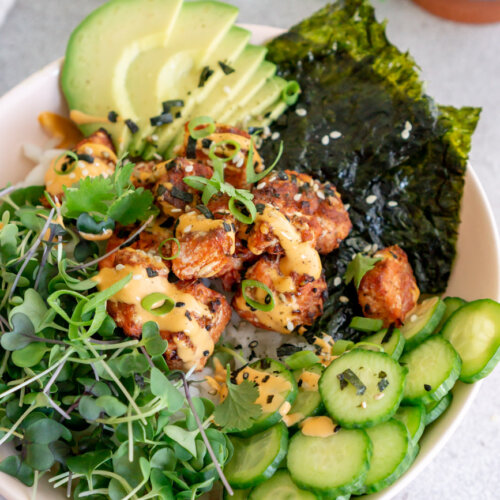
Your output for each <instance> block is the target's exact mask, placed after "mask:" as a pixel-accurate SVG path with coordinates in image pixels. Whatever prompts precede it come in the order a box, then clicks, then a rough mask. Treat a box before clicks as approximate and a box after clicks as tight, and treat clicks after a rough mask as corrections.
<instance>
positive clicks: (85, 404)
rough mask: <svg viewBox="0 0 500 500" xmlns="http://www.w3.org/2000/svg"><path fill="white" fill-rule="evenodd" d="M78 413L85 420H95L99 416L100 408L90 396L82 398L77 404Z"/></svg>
mask: <svg viewBox="0 0 500 500" xmlns="http://www.w3.org/2000/svg"><path fill="white" fill-rule="evenodd" d="M78 411H79V412H80V415H81V416H82V417H83V418H84V419H86V420H96V419H98V418H99V415H100V414H101V411H102V408H101V407H100V406H99V405H98V404H97V402H96V400H95V399H94V398H92V397H90V396H82V398H81V399H80V402H79V403H78Z"/></svg>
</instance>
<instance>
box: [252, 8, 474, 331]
mask: <svg viewBox="0 0 500 500" xmlns="http://www.w3.org/2000/svg"><path fill="white" fill-rule="evenodd" d="M268 48H269V53H268V59H269V60H271V61H272V62H274V63H276V64H277V66H278V72H279V74H280V75H281V76H283V77H284V78H286V79H288V80H297V81H298V82H299V84H300V86H301V89H302V94H301V96H300V98H299V100H298V102H297V104H296V105H295V106H292V107H291V108H289V109H288V110H287V111H286V113H285V114H284V115H282V116H281V117H280V119H279V120H278V121H277V122H276V123H275V124H273V126H272V127H271V128H272V132H279V134H280V139H281V140H283V142H284V154H283V157H282V159H281V161H280V163H279V168H280V169H292V170H299V171H303V172H307V173H310V174H312V175H314V176H316V177H319V178H320V179H322V180H329V181H331V182H332V183H333V184H334V185H335V186H336V187H337V189H338V190H339V192H340V193H341V195H342V199H343V201H344V203H348V204H349V205H350V210H349V213H350V217H351V220H352V223H353V230H352V232H351V234H350V235H349V237H348V238H347V239H346V240H345V241H344V242H343V243H342V244H341V246H340V248H339V249H338V250H337V251H335V252H334V253H332V254H330V255H328V256H326V257H324V258H323V265H324V268H325V272H326V277H327V282H328V289H329V293H330V296H329V299H328V300H327V302H326V304H325V311H324V314H323V316H322V317H321V318H320V319H319V320H318V321H317V322H316V323H315V324H314V325H313V326H312V327H311V328H310V329H309V331H308V332H307V333H306V334H305V335H306V337H307V338H309V339H311V338H312V337H313V336H314V335H317V334H318V333H320V332H325V333H328V334H330V335H332V336H333V338H335V339H338V338H346V339H356V338H359V333H358V332H355V331H354V330H351V329H349V328H348V327H347V325H348V323H349V321H350V318H352V316H353V315H360V314H361V311H360V309H359V306H358V301H357V297H356V290H355V288H354V286H353V285H352V284H350V285H347V286H346V285H344V283H343V282H342V284H341V285H338V286H335V285H334V280H335V278H336V277H343V275H344V272H345V269H346V266H347V264H348V263H349V262H350V260H351V259H352V257H353V255H354V254H355V253H357V252H361V251H363V250H364V249H365V248H366V247H367V246H368V245H373V244H376V245H377V246H378V248H382V247H385V246H388V245H392V244H398V245H400V246H401V247H402V248H403V249H404V250H405V251H406V252H407V253H408V256H409V259H410V262H411V264H412V266H413V269H414V272H415V275H416V278H417V281H418V285H419V287H420V290H421V292H422V293H424V294H439V293H442V292H444V290H445V289H446V285H447V282H448V279H449V276H450V272H451V268H452V264H453V260H454V257H455V246H456V240H457V231H458V226H459V223H460V219H459V212H460V201H461V198H462V193H463V187H464V174H465V170H466V165H467V156H468V152H469V149H470V138H471V135H472V133H473V132H474V129H475V127H476V124H477V121H478V118H479V112H480V109H477V108H469V107H465V108H462V109H455V108H453V107H444V106H437V105H436V104H435V103H434V101H433V100H432V98H430V97H429V96H427V95H425V93H424V90H423V85H422V82H421V81H420V79H419V74H418V70H417V67H416V64H415V62H414V61H413V59H412V58H411V57H410V56H409V54H407V53H401V52H400V51H399V50H398V49H397V48H396V47H394V46H393V45H392V44H391V43H390V42H389V41H388V40H387V38H386V36H385V27H384V25H383V24H381V23H378V22H377V21H376V19H375V15H374V11H373V8H372V7H371V5H370V4H369V3H368V2H367V1H366V0H342V1H338V2H336V3H335V4H331V5H327V6H326V7H324V8H323V9H321V10H320V11H318V12H317V13H316V14H314V15H313V16H312V17H310V18H309V19H306V20H304V21H303V22H301V23H300V24H298V25H297V26H295V27H293V28H292V29H291V30H290V31H289V32H287V33H284V34H283V35H281V36H279V37H277V38H276V39H274V40H272V41H271V42H270V43H269V44H268ZM297 109H305V110H306V111H307V115H306V116H299V115H298V114H297V113H296V111H297ZM407 122H408V123H409V124H410V125H411V130H410V131H409V134H407V133H406V132H404V131H405V127H407V125H406V124H407ZM333 131H338V132H340V133H341V134H342V136H341V137H340V138H338V139H334V138H331V137H330V136H329V134H330V133H331V132H333ZM407 135H408V137H406V136H407ZM325 136H328V137H329V143H328V145H324V144H323V143H322V138H324V137H325ZM278 146H279V140H276V141H272V140H267V141H265V142H264V145H263V146H262V150H261V151H262V154H263V155H264V158H266V159H267V161H271V159H272V158H274V157H275V156H276V153H277V150H278ZM371 195H375V196H376V201H375V202H374V203H372V204H370V203H368V202H367V198H368V197H370V196H371ZM368 200H369V201H370V198H368ZM390 201H393V202H397V206H390V205H388V202H390ZM372 248H373V247H372ZM337 281H338V280H337ZM341 296H346V297H348V298H349V302H348V303H346V304H344V303H342V302H340V301H339V297H341Z"/></svg>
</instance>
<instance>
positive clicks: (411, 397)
mask: <svg viewBox="0 0 500 500" xmlns="http://www.w3.org/2000/svg"><path fill="white" fill-rule="evenodd" d="M400 362H401V364H404V365H406V367H407V368H408V376H407V377H406V386H405V390H404V401H406V402H408V403H419V402H421V403H423V404H427V403H431V402H432V401H439V400H440V399H441V398H443V397H444V396H446V394H447V393H448V392H449V391H450V389H451V388H452V387H453V386H454V385H455V382H456V381H457V380H458V376H459V375H460V368H461V366H462V362H461V361H460V356H459V355H458V353H457V351H455V349H453V346H452V345H451V344H450V343H449V342H448V341H447V340H445V339H444V338H443V337H441V335H434V336H432V337H430V338H428V339H427V340H426V341H425V342H422V343H421V344H420V345H419V346H417V347H415V349H413V350H411V351H410V352H408V353H406V354H405V355H403V357H402V358H401V360H400Z"/></svg>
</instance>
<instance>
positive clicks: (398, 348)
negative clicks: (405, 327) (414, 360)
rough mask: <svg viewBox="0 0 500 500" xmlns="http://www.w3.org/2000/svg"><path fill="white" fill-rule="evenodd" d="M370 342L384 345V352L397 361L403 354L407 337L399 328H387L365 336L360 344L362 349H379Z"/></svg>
mask: <svg viewBox="0 0 500 500" xmlns="http://www.w3.org/2000/svg"><path fill="white" fill-rule="evenodd" d="M365 342H366V344H365ZM369 344H376V345H380V346H382V347H383V349H384V352H385V353H386V354H388V355H389V356H390V357H391V358H393V359H395V360H396V361H397V360H398V359H399V358H400V356H401V354H403V349H404V346H405V338H404V337H403V335H402V334H401V331H400V330H398V329H397V328H394V329H392V330H391V329H388V328H386V329H385V330H381V331H380V332H377V333H374V334H373V335H369V336H368V337H365V338H364V339H363V341H362V343H361V344H360V345H359V347H360V348H361V349H369V350H378V349H376V347H375V346H373V347H371V346H370V345H369ZM356 347H358V345H356Z"/></svg>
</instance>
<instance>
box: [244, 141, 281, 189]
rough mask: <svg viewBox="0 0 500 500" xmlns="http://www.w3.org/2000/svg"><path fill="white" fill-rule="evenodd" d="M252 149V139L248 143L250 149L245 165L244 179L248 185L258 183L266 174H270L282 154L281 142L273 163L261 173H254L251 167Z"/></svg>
mask: <svg viewBox="0 0 500 500" xmlns="http://www.w3.org/2000/svg"><path fill="white" fill-rule="evenodd" d="M253 148H254V142H253V137H252V139H251V143H250V149H249V151H248V157H247V163H246V177H247V182H248V183H249V184H254V183H256V182H259V181H260V180H261V179H263V178H264V177H265V176H266V175H267V174H269V172H271V170H272V169H273V168H274V167H275V166H276V165H277V164H278V162H279V161H280V159H281V155H282V154H283V141H281V142H280V147H279V150H278V154H277V155H276V158H275V160H274V161H273V163H272V165H270V166H269V167H267V168H266V169H265V170H264V171H263V172H259V173H256V172H255V169H254V167H253Z"/></svg>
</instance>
